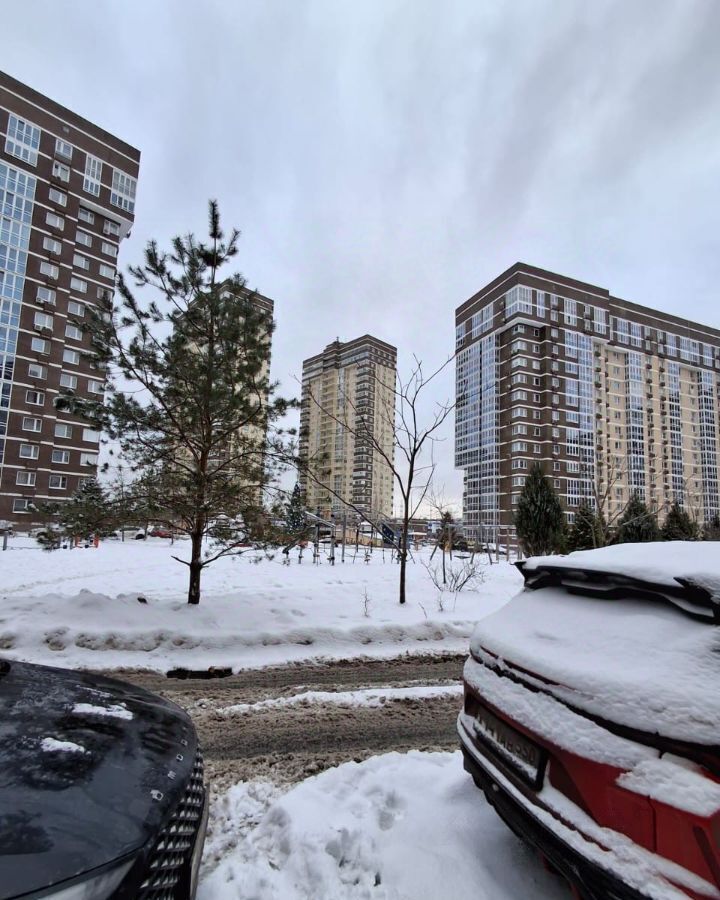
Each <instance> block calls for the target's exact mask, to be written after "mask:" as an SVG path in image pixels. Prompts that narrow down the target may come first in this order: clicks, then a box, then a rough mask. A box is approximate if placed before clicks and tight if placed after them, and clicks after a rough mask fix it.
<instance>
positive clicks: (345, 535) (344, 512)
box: [340, 510, 347, 562]
mask: <svg viewBox="0 0 720 900" xmlns="http://www.w3.org/2000/svg"><path fill="white" fill-rule="evenodd" d="M346 537H347V510H344V511H343V524H342V553H341V554H340V562H345V538H346Z"/></svg>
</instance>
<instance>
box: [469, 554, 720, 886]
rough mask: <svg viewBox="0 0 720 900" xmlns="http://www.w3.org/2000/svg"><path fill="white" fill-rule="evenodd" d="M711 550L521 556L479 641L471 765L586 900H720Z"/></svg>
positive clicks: (473, 669)
mask: <svg viewBox="0 0 720 900" xmlns="http://www.w3.org/2000/svg"><path fill="white" fill-rule="evenodd" d="M716 547H717V545H713V544H710V545H709V544H706V543H702V542H698V543H682V542H672V543H670V542H668V543H657V544H637V545H627V544H626V545H622V546H617V547H608V548H604V549H602V550H593V551H585V552H579V553H572V554H570V555H569V556H564V557H557V556H553V557H543V558H534V559H529V560H527V561H526V562H525V563H519V564H518V567H519V568H520V570H521V572H522V575H523V577H524V580H525V588H524V590H523V591H521V593H519V594H518V595H517V596H516V597H515V598H514V599H512V600H511V601H510V602H509V603H508V604H507V605H506V606H505V607H503V608H502V609H501V610H499V611H498V612H496V613H494V614H492V615H490V616H488V617H487V618H485V619H483V620H482V621H481V622H480V623H479V624H478V626H477V629H476V630H475V632H474V634H473V636H472V639H471V643H470V657H469V658H468V660H467V662H466V664H465V669H464V681H465V696H464V705H463V709H462V711H461V713H460V715H459V717H458V725H457V727H458V733H459V736H460V742H461V748H462V751H463V756H464V763H465V768H466V769H467V771H469V772H470V774H471V775H472V776H473V778H474V780H475V783H476V784H477V786H478V787H480V788H481V789H482V790H483V791H484V792H485V795H486V797H487V799H488V800H489V802H490V803H491V804H492V805H493V807H494V808H495V809H496V811H497V812H498V813H499V814H500V816H501V817H502V818H503V819H504V820H505V822H506V823H507V824H508V825H509V826H510V827H511V828H512V829H513V831H515V832H516V833H517V834H518V835H520V836H521V837H523V838H525V839H526V840H527V841H528V842H529V843H530V844H532V845H533V846H534V847H535V848H537V849H538V850H539V851H540V853H541V855H542V857H543V858H544V860H545V861H546V862H547V863H548V864H549V866H550V867H551V868H553V869H554V870H556V871H557V872H559V873H560V874H562V875H563V876H564V877H565V878H566V879H567V880H568V881H569V882H570V883H571V885H572V886H573V889H574V891H575V895H576V896H577V897H580V898H582V900H601V898H602V900H607V898H611V900H613V898H614V900H617V898H628V900H640V898H650V897H652V898H659V897H663V898H665V897H668V898H669V897H678V898H679V897H689V898H694V900H700V898H703V900H706V898H711V897H713V898H718V897H720V632H719V631H718V628H717V626H718V624H720V559H718V556H719V554H718V553H717V550H716V549H714V548H716Z"/></svg>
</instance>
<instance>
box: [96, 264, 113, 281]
mask: <svg viewBox="0 0 720 900" xmlns="http://www.w3.org/2000/svg"><path fill="white" fill-rule="evenodd" d="M100 274H101V275H102V277H103V278H114V277H115V267H114V266H108V265H107V264H106V263H100Z"/></svg>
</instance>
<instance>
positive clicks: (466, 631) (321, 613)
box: [0, 538, 522, 671]
mask: <svg viewBox="0 0 720 900" xmlns="http://www.w3.org/2000/svg"><path fill="white" fill-rule="evenodd" d="M173 554H177V555H179V556H181V557H182V556H187V545H186V544H183V543H180V544H176V545H175V546H174V547H172V548H171V547H170V546H169V541H163V540H161V539H155V540H152V539H151V540H148V541H147V542H140V541H127V542H125V543H121V542H117V541H107V542H105V543H103V544H101V546H100V547H99V548H98V549H94V548H89V549H74V550H57V551H54V552H52V553H46V552H43V551H41V550H40V549H38V548H37V547H36V545H34V544H33V542H31V541H28V540H23V539H19V538H17V539H15V540H14V541H13V542H12V543H11V549H10V550H8V551H7V552H5V553H3V554H2V557H1V558H0V564H1V567H0V572H1V573H2V574H1V575H0V592H1V593H0V595H1V596H2V615H1V616H0V653H2V654H3V655H4V656H7V657H9V658H15V659H22V660H27V661H31V662H42V663H45V664H48V665H58V666H70V667H86V668H95V669H114V668H125V667H138V668H148V669H155V670H159V671H166V670H168V669H171V668H174V667H176V666H184V667H187V668H197V669H204V668H208V667H210V666H231V667H233V668H235V669H240V668H246V667H253V666H263V665H271V664H278V663H286V662H289V661H294V660H307V659H315V658H341V657H343V658H344V657H353V656H356V657H357V656H395V655H398V654H402V653H405V652H439V651H452V652H461V651H463V650H465V649H466V648H467V642H468V638H469V636H470V634H471V632H472V629H473V627H474V624H475V622H477V620H478V619H480V618H482V616H485V615H487V614H488V613H490V612H493V611H494V610H496V609H498V608H499V607H500V606H502V604H504V603H505V602H506V601H507V600H508V599H509V598H510V597H511V596H512V595H513V594H514V593H515V592H516V591H517V590H519V589H520V587H521V586H522V578H521V576H520V575H519V573H518V572H517V571H516V570H515V568H514V567H513V566H511V565H508V564H507V563H504V562H501V563H499V564H497V565H493V566H487V567H486V569H485V574H486V580H485V582H484V583H483V584H480V585H479V588H478V590H477V591H469V590H465V591H463V592H462V593H461V594H459V595H458V596H457V598H454V597H453V596H452V595H450V596H447V595H445V597H444V600H443V604H442V605H443V609H441V608H440V604H439V603H438V597H439V595H438V591H437V590H436V588H435V587H434V586H433V584H432V581H431V579H430V578H429V576H428V574H427V572H426V570H425V569H424V567H423V566H422V565H420V563H419V562H418V563H416V564H412V563H411V564H410V565H409V567H408V569H409V572H408V602H407V604H406V605H405V606H400V605H399V603H398V601H397V581H398V570H397V565H396V564H395V563H393V562H391V559H390V554H389V553H385V554H383V553H382V552H378V551H375V552H374V553H373V556H372V560H371V561H370V562H369V563H365V562H364V561H363V560H364V556H363V554H361V555H359V556H358V558H357V559H356V560H355V561H354V562H353V561H352V560H353V554H352V552H348V554H347V558H346V562H345V563H344V564H341V563H340V562H339V561H338V562H337V564H336V565H335V566H334V567H333V566H330V565H329V563H328V561H327V558H326V557H323V563H322V565H315V566H314V565H313V564H312V561H311V559H310V558H309V556H308V554H307V552H306V554H305V559H304V560H303V563H302V564H301V565H299V564H298V563H297V562H296V557H295V558H293V561H292V564H291V565H289V566H286V565H283V563H282V559H281V556H280V555H279V554H278V556H277V557H276V558H274V559H272V560H268V559H265V558H260V557H257V556H255V555H252V556H244V557H241V558H238V559H222V560H218V561H217V562H216V563H213V564H212V565H211V566H209V567H208V568H207V569H206V570H205V572H204V574H203V596H202V600H201V603H200V605H199V606H196V607H191V606H188V604H187V603H186V602H185V592H186V590H187V568H186V567H185V566H182V565H180V564H179V563H178V562H176V561H175V560H173V559H172V555H173ZM139 596H142V597H144V598H146V599H147V603H141V602H138V599H137V598H138V597H139Z"/></svg>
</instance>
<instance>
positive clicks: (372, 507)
mask: <svg viewBox="0 0 720 900" xmlns="http://www.w3.org/2000/svg"><path fill="white" fill-rule="evenodd" d="M396 373H397V350H396V349H395V347H393V346H391V345H390V344H386V343H385V342H384V341H380V340H378V339H377V338H374V337H371V336H370V335H368V334H366V335H364V336H363V337H359V338H357V339H356V340H354V341H347V342H346V343H343V342H341V341H340V340H337V341H334V342H333V343H332V344H329V345H328V346H327V347H326V348H325V350H324V351H323V353H319V354H318V355H317V356H312V357H310V359H306V360H305V361H304V362H303V377H302V403H301V410H300V456H301V459H302V460H303V462H304V466H303V468H307V469H308V471H309V474H301V487H302V489H303V492H304V494H305V503H306V506H307V509H308V510H309V511H310V512H318V513H319V515H320V516H322V517H323V518H329V517H330V515H335V516H338V517H339V516H342V515H343V514H345V513H346V512H350V514H352V510H351V509H350V510H348V507H347V504H351V505H352V507H354V508H355V509H356V510H360V511H361V512H362V514H363V515H365V516H367V517H368V519H369V520H370V521H372V522H378V521H380V520H384V519H387V518H388V517H390V516H391V515H392V509H393V475H392V470H391V468H390V465H389V462H388V460H389V461H393V460H394V446H395V445H394V430H395V378H396Z"/></svg>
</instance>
